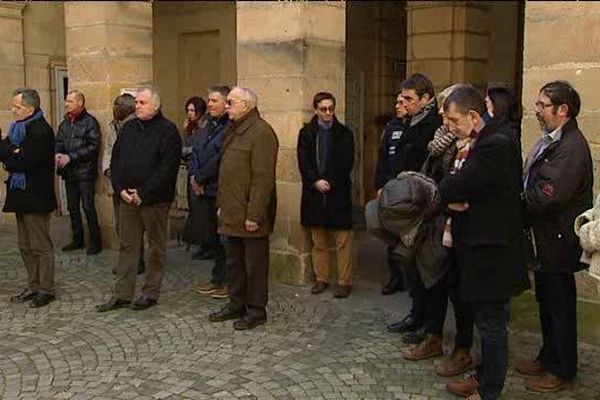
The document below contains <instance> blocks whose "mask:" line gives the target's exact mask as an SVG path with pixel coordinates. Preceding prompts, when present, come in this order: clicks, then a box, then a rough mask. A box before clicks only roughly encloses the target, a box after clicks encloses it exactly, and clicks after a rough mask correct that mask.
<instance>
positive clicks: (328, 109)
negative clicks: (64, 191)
mask: <svg viewBox="0 0 600 400" xmlns="http://www.w3.org/2000/svg"><path fill="white" fill-rule="evenodd" d="M318 110H319V111H321V112H322V113H326V112H327V111H329V112H330V113H332V114H333V112H334V111H335V106H329V107H319V108H318Z"/></svg>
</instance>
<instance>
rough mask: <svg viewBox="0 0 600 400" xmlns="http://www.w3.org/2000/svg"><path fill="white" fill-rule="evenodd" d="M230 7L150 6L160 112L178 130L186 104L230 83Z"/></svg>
mask: <svg viewBox="0 0 600 400" xmlns="http://www.w3.org/2000/svg"><path fill="white" fill-rule="evenodd" d="M235 17H236V13H235V4H234V3H233V2H224V1H202V2H189V1H166V2H155V3H154V5H153V19H154V34H153V38H154V82H155V85H156V86H157V87H158V88H159V89H160V91H161V94H162V97H163V103H164V106H163V112H164V113H165V115H166V116H167V117H168V118H170V119H172V120H173V121H174V122H175V123H176V124H177V125H178V126H179V127H182V124H183V119H184V118H185V111H184V105H185V100H186V99H187V98H189V97H191V96H201V97H202V98H204V99H206V95H207V94H206V89H208V87H209V86H212V85H218V84H226V85H230V86H232V85H235V83H236V80H237V77H236V47H235V43H236V30H235Z"/></svg>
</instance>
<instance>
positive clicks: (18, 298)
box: [10, 289, 38, 303]
mask: <svg viewBox="0 0 600 400" xmlns="http://www.w3.org/2000/svg"><path fill="white" fill-rule="evenodd" d="M37 294H38V293H37V292H32V291H31V290H29V289H23V290H22V291H21V292H19V293H17V294H15V295H13V296H10V302H11V303H25V302H26V301H29V300H31V299H33V298H34V297H35V296H36V295H37Z"/></svg>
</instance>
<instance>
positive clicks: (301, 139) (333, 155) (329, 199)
mask: <svg viewBox="0 0 600 400" xmlns="http://www.w3.org/2000/svg"><path fill="white" fill-rule="evenodd" d="M318 130H319V127H318V122H317V117H316V116H315V117H313V119H312V120H311V121H310V122H309V123H308V124H305V125H304V127H303V128H302V129H301V130H300V134H299V135H298V147H297V149H298V168H299V169H300V173H301V174H302V199H301V203H300V221H301V224H302V225H303V226H307V227H317V226H320V227H324V228H327V229H351V228H352V181H351V179H350V175H351V173H352V166H353V163H354V136H353V134H352V132H351V131H350V130H349V129H348V128H346V127H345V126H344V125H342V124H341V123H340V122H339V121H338V120H337V119H335V120H334V122H333V126H332V132H331V145H330V149H329V152H328V157H327V160H326V161H325V168H324V173H323V174H320V173H319V169H318V168H317V133H318ZM319 179H325V180H326V181H328V182H329V183H330V184H331V190H330V191H329V192H327V193H321V192H319V191H318V190H317V189H316V188H315V185H314V184H315V182H316V181H318V180H319Z"/></svg>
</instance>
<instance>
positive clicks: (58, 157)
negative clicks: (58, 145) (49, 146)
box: [54, 153, 71, 168]
mask: <svg viewBox="0 0 600 400" xmlns="http://www.w3.org/2000/svg"><path fill="white" fill-rule="evenodd" d="M70 162H71V157H69V155H68V154H63V153H56V154H55V155H54V163H55V164H56V166H57V167H58V168H64V167H65V166H66V165H67V164H68V163H70Z"/></svg>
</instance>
